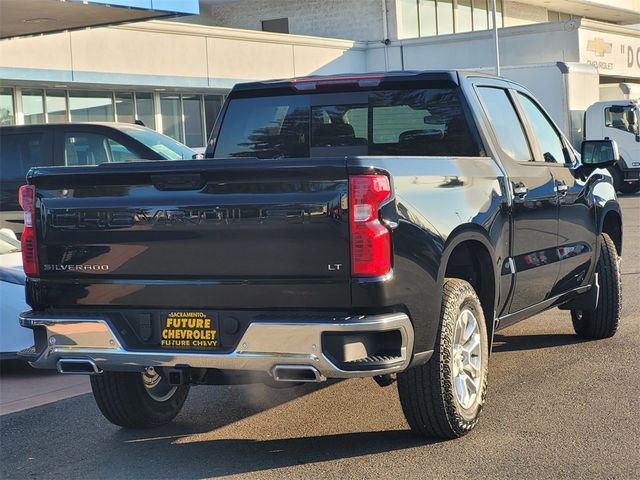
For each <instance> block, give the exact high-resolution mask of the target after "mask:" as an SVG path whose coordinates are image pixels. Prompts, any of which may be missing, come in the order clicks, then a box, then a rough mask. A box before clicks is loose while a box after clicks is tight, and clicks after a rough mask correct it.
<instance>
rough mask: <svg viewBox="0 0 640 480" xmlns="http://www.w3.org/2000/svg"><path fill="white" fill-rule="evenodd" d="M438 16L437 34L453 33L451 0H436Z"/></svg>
mask: <svg viewBox="0 0 640 480" xmlns="http://www.w3.org/2000/svg"><path fill="white" fill-rule="evenodd" d="M436 9H437V11H436V16H437V17H438V35H446V34H448V33H453V32H454V31H455V29H454V28H453V0H438V3H437V4H436Z"/></svg>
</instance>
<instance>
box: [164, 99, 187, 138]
mask: <svg viewBox="0 0 640 480" xmlns="http://www.w3.org/2000/svg"><path fill="white" fill-rule="evenodd" d="M160 115H161V116H162V133H164V134H165V135H166V136H167V137H171V138H173V139H175V140H178V141H179V142H184V141H183V135H182V111H181V108H180V95H160Z"/></svg>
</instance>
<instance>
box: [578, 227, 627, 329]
mask: <svg viewBox="0 0 640 480" xmlns="http://www.w3.org/2000/svg"><path fill="white" fill-rule="evenodd" d="M596 271H597V272H598V281H599V283H600V296H599V298H598V305H597V306H596V308H595V310H571V321H572V323H573V329H574V330H575V331H576V333H577V334H578V336H580V337H583V338H592V339H599V338H609V337H612V336H613V335H615V333H616V331H617V330H618V325H619V323H620V311H621V308H622V289H621V282H620V259H619V257H618V253H617V251H616V246H615V245H614V243H613V240H611V237H609V235H607V234H606V233H603V234H601V235H600V258H599V260H598V265H597V267H596Z"/></svg>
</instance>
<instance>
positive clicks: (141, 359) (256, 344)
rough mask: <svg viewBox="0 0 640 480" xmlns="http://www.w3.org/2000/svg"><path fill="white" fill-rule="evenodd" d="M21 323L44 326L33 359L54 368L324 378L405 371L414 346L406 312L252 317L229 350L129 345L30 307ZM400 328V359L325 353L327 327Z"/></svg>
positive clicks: (91, 324) (86, 324)
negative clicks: (283, 369) (301, 368)
mask: <svg viewBox="0 0 640 480" xmlns="http://www.w3.org/2000/svg"><path fill="white" fill-rule="evenodd" d="M20 324H21V325H22V326H23V327H27V328H43V329H44V330H45V331H46V341H47V344H46V347H45V348H44V350H43V351H42V352H39V354H38V356H37V358H36V359H35V360H32V361H30V362H29V363H30V364H31V365H32V366H33V367H35V368H46V369H55V368H56V366H57V365H58V361H59V360H61V359H87V360H89V361H91V362H94V363H95V365H96V366H97V368H98V369H99V370H100V371H141V370H142V369H143V368H144V367H193V368H216V369H219V370H242V371H265V372H268V373H269V374H270V375H273V369H274V367H276V366H278V365H305V366H311V367H314V368H315V369H316V370H317V371H318V372H319V373H320V375H321V376H322V377H323V379H326V378H350V377H371V376H376V375H383V374H388V373H394V372H398V371H402V370H404V369H406V368H407V367H408V366H409V363H410V361H411V354H412V350H413V327H412V325H411V321H410V320H409V317H408V316H407V315H406V314H404V313H391V314H383V315H371V316H361V317H352V318H350V319H348V321H347V319H341V321H337V322H327V323H318V322H313V323H311V322H303V321H300V322H290V321H288V322H286V323H285V322H281V323H279V322H254V323H252V324H251V325H249V327H248V328H247V330H246V332H245V334H244V335H243V336H242V339H241V340H240V341H239V342H238V346H237V348H236V350H235V351H233V352H231V353H219V354H216V353H200V352H193V353H190V352H174V351H165V350H152V351H131V350H126V349H125V348H124V347H123V346H122V344H121V342H120V341H119V340H118V337H117V336H116V335H115V334H114V332H113V331H112V329H111V328H110V326H109V324H108V323H107V321H106V320H105V319H101V318H99V317H95V318H59V317H55V316H46V317H45V316H42V314H34V313H32V312H24V313H22V314H21V315H20ZM395 330H397V331H399V332H400V334H401V338H402V346H401V349H400V357H401V363H400V362H398V363H395V364H394V365H393V366H389V367H387V368H380V369H376V370H357V371H354V370H348V371H347V370H342V369H340V368H338V367H337V366H336V365H335V364H334V363H332V362H331V361H330V359H329V358H327V357H326V356H325V355H324V354H323V353H322V334H323V333H325V332H337V333H354V332H387V331H395Z"/></svg>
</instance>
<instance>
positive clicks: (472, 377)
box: [398, 278, 489, 438]
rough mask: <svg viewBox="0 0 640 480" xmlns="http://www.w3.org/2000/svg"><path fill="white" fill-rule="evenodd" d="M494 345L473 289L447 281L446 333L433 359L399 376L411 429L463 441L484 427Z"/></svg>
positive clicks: (442, 318)
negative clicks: (481, 421) (481, 423)
mask: <svg viewBox="0 0 640 480" xmlns="http://www.w3.org/2000/svg"><path fill="white" fill-rule="evenodd" d="M488 361H489V341H488V336H487V327H486V323H485V318H484V314H483V312H482V306H481V305H480V300H479V299H478V296H477V295H476V292H475V291H474V289H473V287H472V286H471V285H470V284H469V283H467V282H465V281H464V280H459V279H456V278H449V279H445V283H444V291H443V298H442V307H441V313H440V331H439V333H438V337H437V339H436V346H435V350H434V352H433V355H432V357H431V358H430V359H429V361H428V362H427V363H426V364H424V365H421V366H418V367H414V368H411V369H409V370H407V371H405V372H402V373H400V374H398V392H399V395H400V403H401V404H402V410H403V412H404V415H405V417H406V419H407V422H409V425H410V427H411V429H412V430H413V431H415V432H417V433H420V434H422V435H425V436H428V437H436V438H457V437H461V436H462V435H464V434H466V433H468V432H469V431H471V430H472V429H473V428H474V427H475V426H476V424H477V423H478V417H479V415H480V412H481V410H482V407H483V405H484V400H485V395H486V390H487V371H488Z"/></svg>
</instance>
